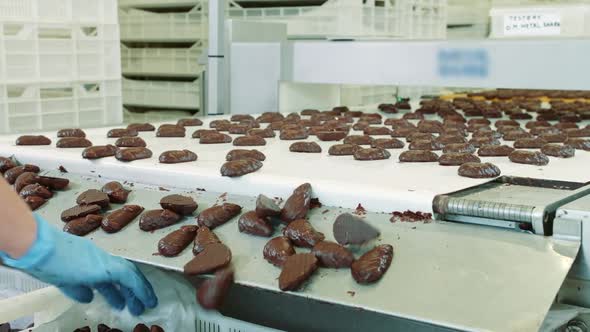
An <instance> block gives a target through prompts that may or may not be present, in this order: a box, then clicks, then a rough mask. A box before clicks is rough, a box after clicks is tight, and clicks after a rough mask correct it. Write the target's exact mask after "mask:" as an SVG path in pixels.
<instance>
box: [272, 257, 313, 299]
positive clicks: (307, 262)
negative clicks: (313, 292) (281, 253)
mask: <svg viewBox="0 0 590 332" xmlns="http://www.w3.org/2000/svg"><path fill="white" fill-rule="evenodd" d="M317 268H318V259H317V258H316V257H315V255H314V254H294V255H291V256H288V257H287V259H286V260H285V263H284V264H283V269H282V270H281V274H280V275H279V288H280V289H281V290H282V291H293V290H297V289H298V288H299V287H300V286H301V285H302V284H303V283H304V282H305V281H306V280H307V279H309V277H311V275H312V274H313V273H314V272H315V271H316V270H317Z"/></svg>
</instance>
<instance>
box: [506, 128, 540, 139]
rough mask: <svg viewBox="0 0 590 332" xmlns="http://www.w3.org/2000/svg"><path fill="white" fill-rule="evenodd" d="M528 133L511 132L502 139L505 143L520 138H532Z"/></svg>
mask: <svg viewBox="0 0 590 332" xmlns="http://www.w3.org/2000/svg"><path fill="white" fill-rule="evenodd" d="M532 137H533V135H531V134H530V133H529V132H526V131H521V130H512V131H509V132H507V133H505V134H504V136H503V137H502V138H503V139H504V140H505V141H516V140H518V139H521V138H532Z"/></svg>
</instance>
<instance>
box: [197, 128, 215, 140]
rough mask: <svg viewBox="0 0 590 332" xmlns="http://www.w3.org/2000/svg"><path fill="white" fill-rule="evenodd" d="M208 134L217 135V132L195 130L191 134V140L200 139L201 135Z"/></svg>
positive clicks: (213, 130)
mask: <svg viewBox="0 0 590 332" xmlns="http://www.w3.org/2000/svg"><path fill="white" fill-rule="evenodd" d="M210 133H218V131H217V130H215V129H197V130H195V132H194V133H193V135H192V137H193V138H201V135H203V134H210Z"/></svg>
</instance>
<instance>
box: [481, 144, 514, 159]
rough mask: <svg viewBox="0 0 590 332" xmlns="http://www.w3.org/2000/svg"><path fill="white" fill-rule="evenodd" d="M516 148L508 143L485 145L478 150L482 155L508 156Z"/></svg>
mask: <svg viewBox="0 0 590 332" xmlns="http://www.w3.org/2000/svg"><path fill="white" fill-rule="evenodd" d="M512 151H514V148H513V147H511V146H508V145H483V146H481V147H480V148H479V149H478V150H477V154H478V155H479V156H480V157H508V156H509V155H510V154H511V153H512Z"/></svg>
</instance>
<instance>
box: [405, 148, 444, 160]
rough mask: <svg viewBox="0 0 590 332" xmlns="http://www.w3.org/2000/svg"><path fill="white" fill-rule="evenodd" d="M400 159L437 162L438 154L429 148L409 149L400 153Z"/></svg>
mask: <svg viewBox="0 0 590 332" xmlns="http://www.w3.org/2000/svg"><path fill="white" fill-rule="evenodd" d="M399 161H400V162H402V163H425V162H437V161H438V155H437V154H436V153H434V152H432V151H427V150H409V151H404V152H402V153H401V154H400V155H399Z"/></svg>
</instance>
